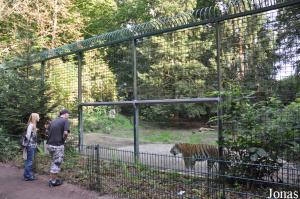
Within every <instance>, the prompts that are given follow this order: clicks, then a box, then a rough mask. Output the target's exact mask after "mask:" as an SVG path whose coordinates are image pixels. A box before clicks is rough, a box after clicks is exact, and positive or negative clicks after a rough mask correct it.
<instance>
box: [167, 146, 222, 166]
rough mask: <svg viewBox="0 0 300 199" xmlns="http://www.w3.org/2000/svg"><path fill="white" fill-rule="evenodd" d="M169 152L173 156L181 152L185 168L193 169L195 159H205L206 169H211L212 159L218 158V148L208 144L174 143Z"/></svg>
mask: <svg viewBox="0 0 300 199" xmlns="http://www.w3.org/2000/svg"><path fill="white" fill-rule="evenodd" d="M170 153H171V154H173V155H174V156H176V155H178V154H180V153H181V154H182V156H183V160H184V165H185V168H186V169H194V167H195V164H196V161H205V160H207V167H208V170H211V169H212V167H213V165H214V163H215V161H213V160H212V159H218V158H219V149H218V147H216V146H213V145H208V144H186V143H177V144H175V145H174V146H173V147H172V148H171V150H170Z"/></svg>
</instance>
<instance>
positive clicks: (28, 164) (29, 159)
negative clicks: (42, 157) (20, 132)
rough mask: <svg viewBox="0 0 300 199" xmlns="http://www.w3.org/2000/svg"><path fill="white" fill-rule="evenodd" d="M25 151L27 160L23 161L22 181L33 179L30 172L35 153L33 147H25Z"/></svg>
mask: <svg viewBox="0 0 300 199" xmlns="http://www.w3.org/2000/svg"><path fill="white" fill-rule="evenodd" d="M26 150H27V159H26V160H25V163H24V179H25V180H28V179H33V178H34V176H33V172H32V163H33V160H34V154H35V151H36V148H35V147H30V146H29V147H26Z"/></svg>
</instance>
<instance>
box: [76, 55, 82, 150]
mask: <svg viewBox="0 0 300 199" xmlns="http://www.w3.org/2000/svg"><path fill="white" fill-rule="evenodd" d="M77 59H78V104H79V105H78V138H79V142H78V145H79V152H82V148H83V110H82V106H81V105H80V104H81V103H82V67H83V64H82V59H83V54H82V52H79V53H78V56H77Z"/></svg>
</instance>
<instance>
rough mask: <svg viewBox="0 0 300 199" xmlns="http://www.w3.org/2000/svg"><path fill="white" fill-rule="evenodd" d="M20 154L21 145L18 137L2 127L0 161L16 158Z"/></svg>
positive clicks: (0, 133)
mask: <svg viewBox="0 0 300 199" xmlns="http://www.w3.org/2000/svg"><path fill="white" fill-rule="evenodd" d="M18 155H20V145H19V144H18V141H17V139H16V138H14V137H12V136H9V135H7V134H5V133H4V131H3V129H1V128H0V162H6V161H9V160H13V159H15V157H16V156H18Z"/></svg>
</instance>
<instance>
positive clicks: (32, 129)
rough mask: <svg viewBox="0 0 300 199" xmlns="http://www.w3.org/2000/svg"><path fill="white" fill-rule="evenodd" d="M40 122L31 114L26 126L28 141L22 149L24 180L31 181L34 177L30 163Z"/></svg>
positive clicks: (34, 114) (37, 116) (37, 117)
mask: <svg viewBox="0 0 300 199" xmlns="http://www.w3.org/2000/svg"><path fill="white" fill-rule="evenodd" d="M39 120H40V116H39V114H37V113H31V115H30V117H29V120H28V124H27V131H26V137H27V139H28V146H27V147H25V148H24V152H25V157H24V159H25V163H24V180H26V181H32V180H35V177H34V175H33V172H32V163H33V159H34V154H35V151H36V147H37V128H36V125H37V122H38V121H39Z"/></svg>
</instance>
